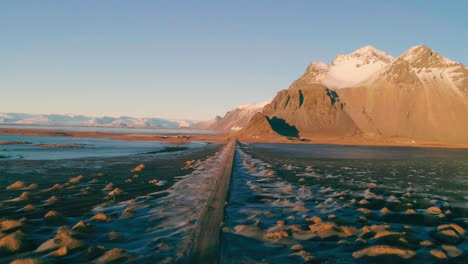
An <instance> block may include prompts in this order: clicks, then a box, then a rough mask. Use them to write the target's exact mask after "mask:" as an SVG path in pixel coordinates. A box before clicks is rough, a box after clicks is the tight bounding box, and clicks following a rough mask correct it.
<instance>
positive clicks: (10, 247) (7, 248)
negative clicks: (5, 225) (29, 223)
mask: <svg viewBox="0 0 468 264" xmlns="http://www.w3.org/2000/svg"><path fill="white" fill-rule="evenodd" d="M25 247H26V242H25V234H24V233H23V232H22V231H19V230H18V231H16V232H14V233H11V234H9V235H6V236H4V237H2V238H0V255H1V253H16V252H19V251H22V250H24V249H25Z"/></svg>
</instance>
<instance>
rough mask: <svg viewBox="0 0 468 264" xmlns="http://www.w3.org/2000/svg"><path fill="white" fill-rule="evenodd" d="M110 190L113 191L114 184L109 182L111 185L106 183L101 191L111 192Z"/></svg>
mask: <svg viewBox="0 0 468 264" xmlns="http://www.w3.org/2000/svg"><path fill="white" fill-rule="evenodd" d="M112 189H114V184H113V183H112V182H111V183H108V184H107V185H106V186H105V187H104V189H102V190H103V191H111V190H112Z"/></svg>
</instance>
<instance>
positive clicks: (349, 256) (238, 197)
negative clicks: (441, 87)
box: [222, 144, 468, 263]
mask: <svg viewBox="0 0 468 264" xmlns="http://www.w3.org/2000/svg"><path fill="white" fill-rule="evenodd" d="M234 166H235V169H234V173H233V175H232V183H231V190H230V197H229V200H228V205H227V209H226V215H225V227H224V231H225V232H224V233H223V237H222V255H223V263H304V262H310V263H439V262H442V263H468V259H467V251H468V243H467V240H466V234H467V232H465V230H467V228H468V218H467V217H468V203H467V201H468V151H466V150H452V149H446V150H443V149H438V150H436V151H435V150H433V149H420V148H418V149H414V148H379V147H358V146H356V147H349V146H329V147H327V146H324V145H322V146H313V145H281V144H271V145H270V144H249V145H245V146H243V147H241V148H239V149H238V152H237V155H236V160H235V165H234ZM385 252H387V254H383V255H382V253H385ZM434 255H437V256H439V257H441V258H442V259H438V258H437V257H435V256H434Z"/></svg>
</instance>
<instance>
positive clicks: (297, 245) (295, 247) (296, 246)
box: [291, 244, 304, 250]
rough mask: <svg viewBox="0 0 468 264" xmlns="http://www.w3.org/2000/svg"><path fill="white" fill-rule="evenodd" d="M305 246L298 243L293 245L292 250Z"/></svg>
mask: <svg viewBox="0 0 468 264" xmlns="http://www.w3.org/2000/svg"><path fill="white" fill-rule="evenodd" d="M302 249H304V247H303V246H302V245H301V244H296V245H294V246H292V247H291V250H302Z"/></svg>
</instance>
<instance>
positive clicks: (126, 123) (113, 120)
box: [0, 113, 195, 128]
mask: <svg viewBox="0 0 468 264" xmlns="http://www.w3.org/2000/svg"><path fill="white" fill-rule="evenodd" d="M194 123H195V122H194V121H191V120H168V119H162V118H135V117H128V116H121V117H107V116H104V117H91V116H83V115H56V114H51V115H41V114H22V113H0V124H30V125H68V126H104V127H138V128H179V127H190V126H191V125H192V124H194Z"/></svg>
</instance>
